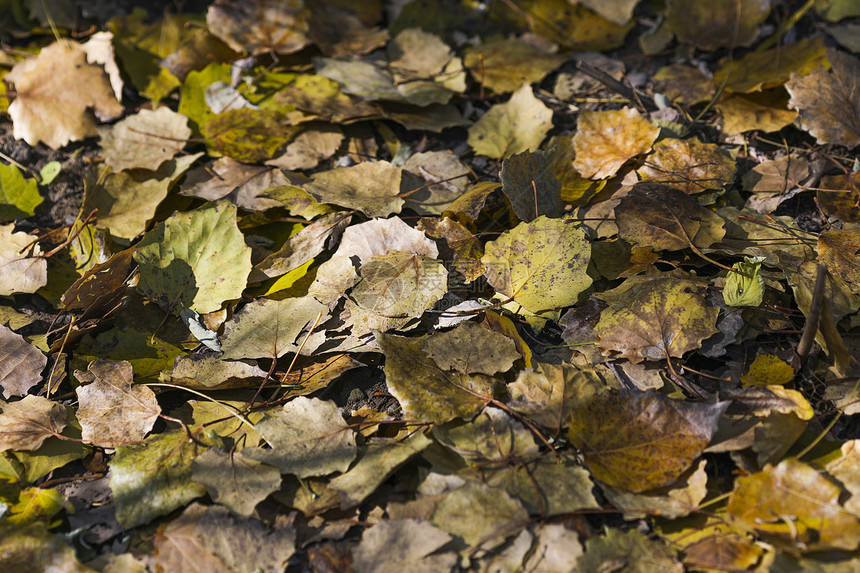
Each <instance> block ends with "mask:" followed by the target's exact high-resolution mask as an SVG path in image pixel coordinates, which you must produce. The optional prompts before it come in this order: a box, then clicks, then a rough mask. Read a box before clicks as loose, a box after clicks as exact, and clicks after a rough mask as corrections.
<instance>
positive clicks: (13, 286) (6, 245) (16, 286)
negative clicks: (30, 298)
mask: <svg viewBox="0 0 860 573" xmlns="http://www.w3.org/2000/svg"><path fill="white" fill-rule="evenodd" d="M14 228H15V225H14V224H9V225H0V277H2V278H0V295H2V296H9V295H10V294H15V293H20V292H36V291H37V290H39V289H40V288H41V287H43V286H45V285H46V284H47V282H48V263H47V261H46V260H45V259H43V258H41V257H40V256H39V255H41V254H42V249H40V248H39V244H38V243H37V242H35V241H34V240H33V237H31V236H30V235H28V234H27V233H20V232H15V231H14Z"/></svg>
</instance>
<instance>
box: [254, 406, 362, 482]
mask: <svg viewBox="0 0 860 573" xmlns="http://www.w3.org/2000/svg"><path fill="white" fill-rule="evenodd" d="M255 429H256V430H257V432H259V433H260V435H261V436H262V437H263V439H265V440H266V442H268V443H269V445H270V446H271V449H263V448H245V449H244V450H242V451H243V452H244V455H245V457H247V458H249V459H251V460H257V461H260V462H263V463H267V464H269V465H272V466H275V467H276V468H278V469H279V470H280V472H281V473H282V474H292V475H295V476H297V477H299V478H306V477H309V476H319V475H326V474H330V473H334V472H343V471H346V468H348V467H349V464H350V463H351V462H352V460H353V459H355V455H356V447H355V433H354V432H353V431H352V429H351V428H350V427H349V426H348V425H347V424H346V422H344V421H343V417H342V416H341V415H340V412H339V411H338V409H337V406H335V405H334V402H325V401H323V400H318V399H316V398H305V397H304V396H299V397H297V398H294V399H293V400H291V401H289V402H287V403H286V404H284V407H283V409H282V410H281V411H278V412H274V413H273V414H271V415H269V414H267V415H266V416H265V417H264V418H263V419H262V420H260V421H259V422H258V423H257V424H256V426H255Z"/></svg>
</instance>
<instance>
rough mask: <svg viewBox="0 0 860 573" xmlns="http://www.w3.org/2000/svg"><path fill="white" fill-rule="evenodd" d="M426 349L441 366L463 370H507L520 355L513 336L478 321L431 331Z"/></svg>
mask: <svg viewBox="0 0 860 573" xmlns="http://www.w3.org/2000/svg"><path fill="white" fill-rule="evenodd" d="M423 349H424V352H426V353H427V355H428V356H429V357H430V358H432V359H433V360H434V361H435V362H436V364H438V365H439V367H440V368H443V369H445V370H456V371H457V372H460V373H462V374H476V373H480V374H491V375H492V374H495V373H497V372H505V371H507V370H509V369H510V368H511V366H513V365H514V361H515V360H517V359H519V358H521V356H520V353H519V352H517V348H516V345H515V344H514V341H513V340H511V339H510V338H508V337H507V336H505V335H504V334H500V333H498V332H494V331H492V330H489V329H486V328H484V327H482V326H481V325H479V324H477V323H475V322H464V323H463V324H461V325H459V326H457V327H456V328H455V329H454V330H450V331H448V332H442V333H437V334H433V335H431V336H430V338H428V339H427V341H426V342H424V348H423Z"/></svg>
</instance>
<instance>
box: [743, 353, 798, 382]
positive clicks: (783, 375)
mask: <svg viewBox="0 0 860 573" xmlns="http://www.w3.org/2000/svg"><path fill="white" fill-rule="evenodd" d="M792 380H794V368H792V367H791V365H789V364H788V363H787V362H785V361H784V360H781V359H780V358H778V357H777V356H774V355H773V354H760V355H758V356H756V357H755V360H753V362H752V364H750V367H749V370H747V372H746V374H744V375H743V376H741V382H742V383H743V385H744V386H770V385H777V386H783V385H785V384H788V383H789V382H791V381H792Z"/></svg>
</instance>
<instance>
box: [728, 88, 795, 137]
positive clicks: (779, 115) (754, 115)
mask: <svg viewBox="0 0 860 573" xmlns="http://www.w3.org/2000/svg"><path fill="white" fill-rule="evenodd" d="M714 107H716V108H717V110H718V111H719V112H720V115H722V116H723V132H724V133H725V134H726V135H729V136H731V135H737V134H739V133H744V132H746V131H752V130H754V129H758V130H760V131H765V132H773V131H779V130H780V129H782V128H783V127H786V126H788V125H791V124H792V123H793V122H794V120H795V119H797V116H798V113H797V112H796V111H792V110H790V109H788V100H787V99H786V97H785V92H784V91H782V90H770V91H766V92H761V93H753V94H747V95H742V96H741V95H738V96H731V97H727V98H725V99H722V100H721V101H720V102H719V103H718V104H716V105H715V106H714Z"/></svg>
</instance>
